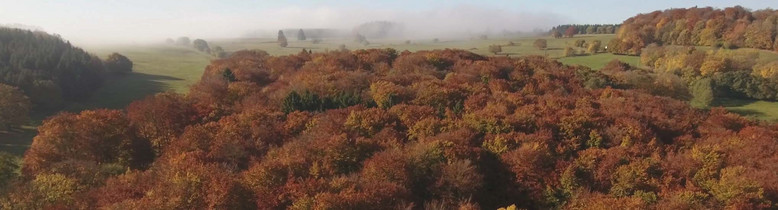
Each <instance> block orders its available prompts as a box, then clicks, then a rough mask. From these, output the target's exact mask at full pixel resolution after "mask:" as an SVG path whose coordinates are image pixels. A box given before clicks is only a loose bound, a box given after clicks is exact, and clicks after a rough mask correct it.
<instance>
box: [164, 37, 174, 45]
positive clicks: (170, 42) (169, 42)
mask: <svg viewBox="0 0 778 210" xmlns="http://www.w3.org/2000/svg"><path fill="white" fill-rule="evenodd" d="M175 43H176V41H175V40H173V39H171V38H167V39H165V44H175Z"/></svg>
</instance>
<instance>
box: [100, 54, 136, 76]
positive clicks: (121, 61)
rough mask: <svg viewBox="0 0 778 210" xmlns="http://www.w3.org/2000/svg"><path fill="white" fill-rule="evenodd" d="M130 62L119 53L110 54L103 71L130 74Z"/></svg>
mask: <svg viewBox="0 0 778 210" xmlns="http://www.w3.org/2000/svg"><path fill="white" fill-rule="evenodd" d="M132 66H133V64H132V61H130V59H129V58H127V57H125V56H124V55H122V54H119V53H112V54H111V55H109V56H108V58H107V59H105V69H106V70H108V71H109V72H113V73H119V74H126V73H130V72H132Z"/></svg>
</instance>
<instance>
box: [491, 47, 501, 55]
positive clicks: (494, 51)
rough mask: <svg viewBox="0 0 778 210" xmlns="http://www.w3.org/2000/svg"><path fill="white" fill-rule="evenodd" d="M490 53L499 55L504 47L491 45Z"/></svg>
mask: <svg viewBox="0 0 778 210" xmlns="http://www.w3.org/2000/svg"><path fill="white" fill-rule="evenodd" d="M489 52H491V53H494V54H495V55H497V54H498V53H500V52H502V46H500V45H489Z"/></svg>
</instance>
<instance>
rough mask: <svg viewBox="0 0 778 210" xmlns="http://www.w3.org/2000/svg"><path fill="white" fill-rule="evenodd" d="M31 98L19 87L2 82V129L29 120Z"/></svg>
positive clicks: (0, 125)
mask: <svg viewBox="0 0 778 210" xmlns="http://www.w3.org/2000/svg"><path fill="white" fill-rule="evenodd" d="M29 112H30V100H29V99H27V96H24V94H22V92H21V91H19V89H17V88H15V87H12V86H9V85H4V84H2V83H0V131H2V130H8V129H9V128H11V127H16V126H20V125H22V124H25V123H27V121H29V120H30V119H29Z"/></svg>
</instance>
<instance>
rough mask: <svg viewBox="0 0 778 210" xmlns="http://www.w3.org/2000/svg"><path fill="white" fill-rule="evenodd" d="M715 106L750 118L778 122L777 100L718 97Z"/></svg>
mask: <svg viewBox="0 0 778 210" xmlns="http://www.w3.org/2000/svg"><path fill="white" fill-rule="evenodd" d="M714 106H721V107H724V108H725V109H727V110H729V111H730V112H733V113H737V114H740V115H743V116H745V117H748V118H752V119H758V120H764V121H769V122H778V102H775V101H761V100H747V99H733V98H718V99H716V100H715V101H714Z"/></svg>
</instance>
